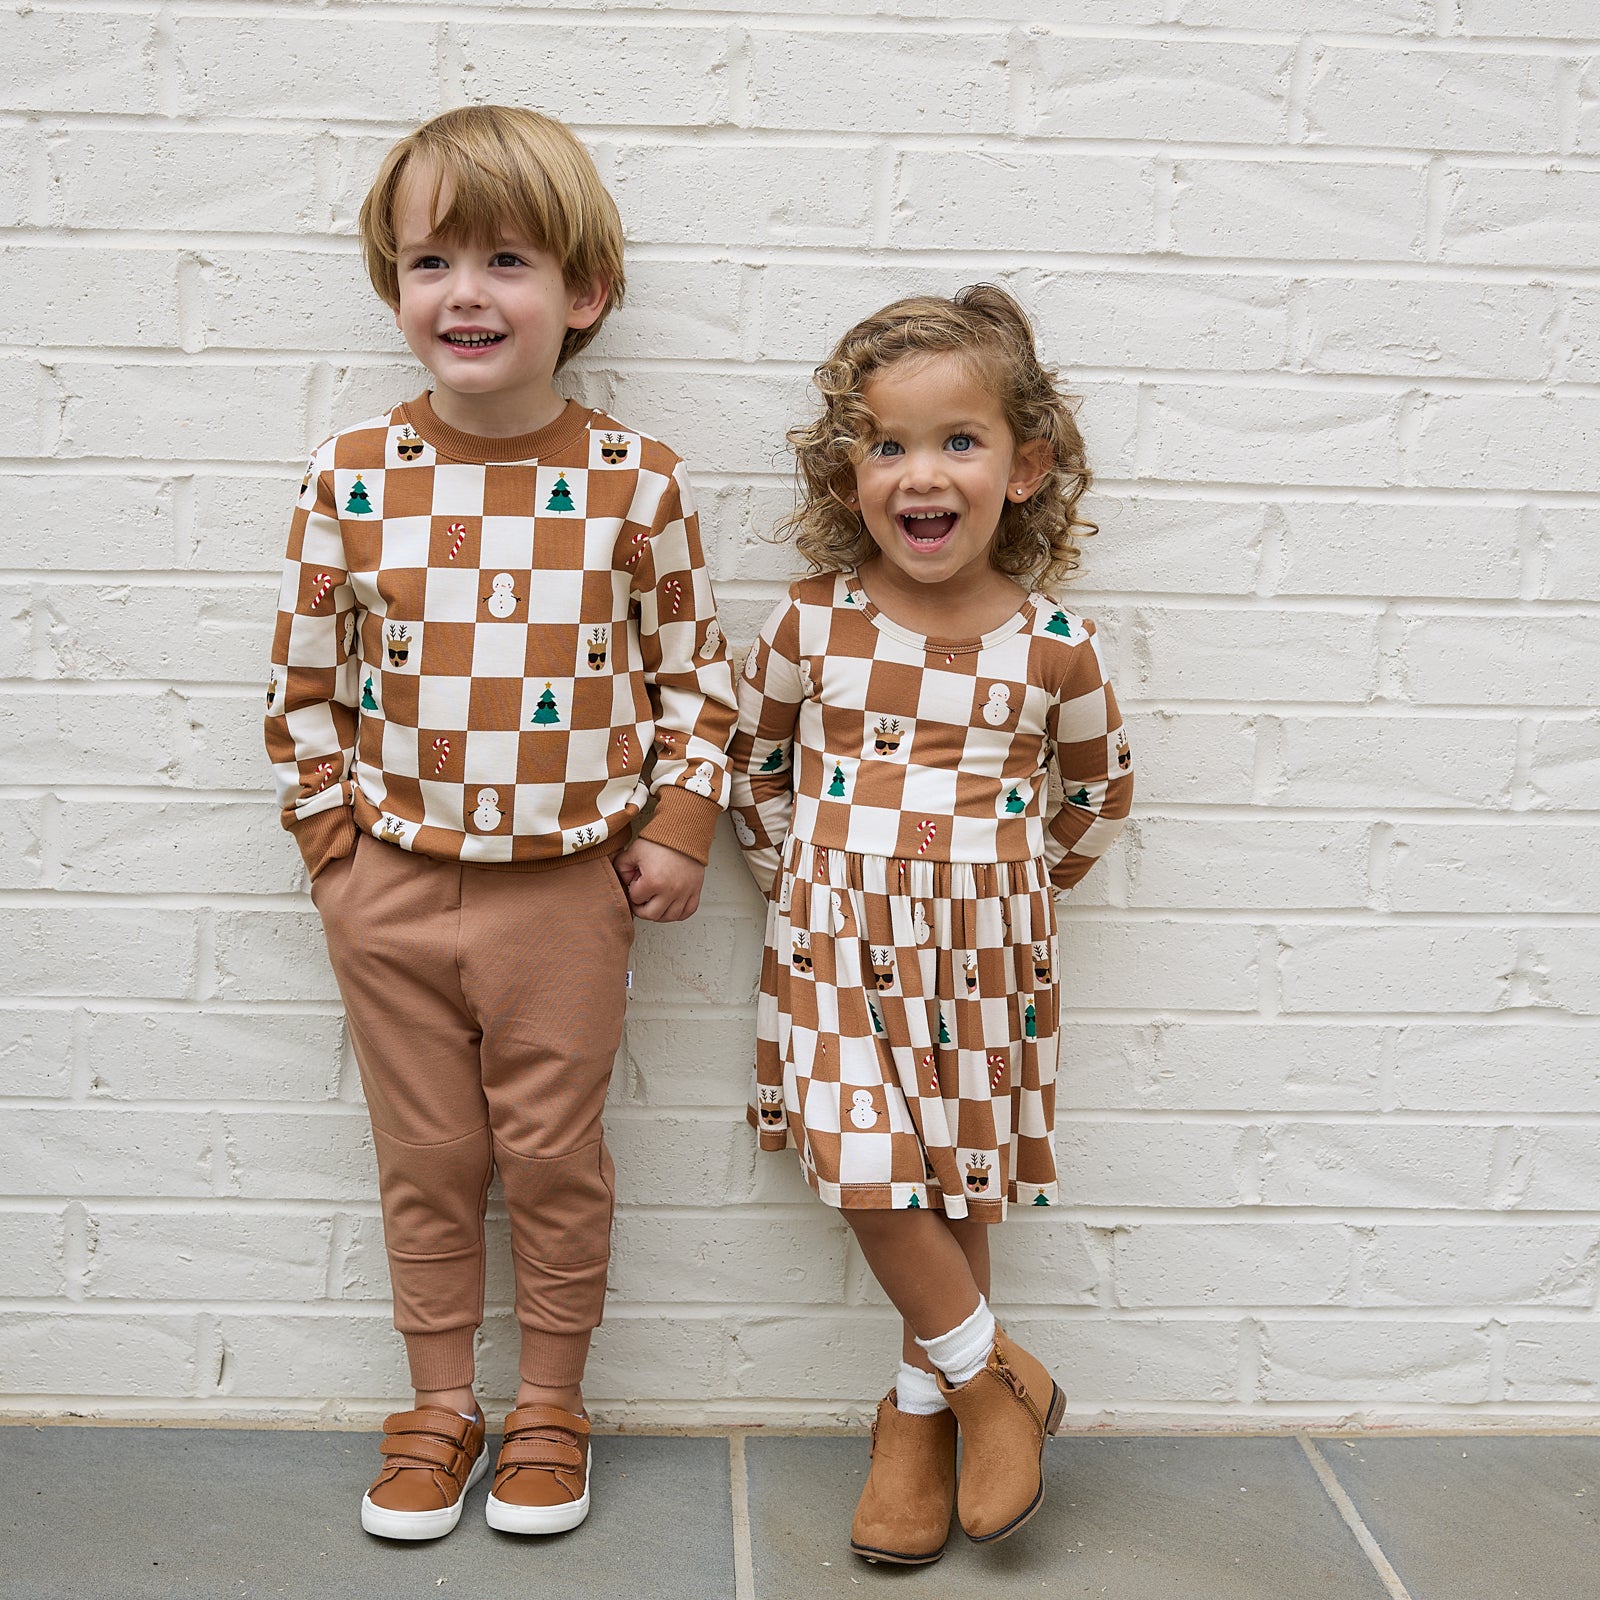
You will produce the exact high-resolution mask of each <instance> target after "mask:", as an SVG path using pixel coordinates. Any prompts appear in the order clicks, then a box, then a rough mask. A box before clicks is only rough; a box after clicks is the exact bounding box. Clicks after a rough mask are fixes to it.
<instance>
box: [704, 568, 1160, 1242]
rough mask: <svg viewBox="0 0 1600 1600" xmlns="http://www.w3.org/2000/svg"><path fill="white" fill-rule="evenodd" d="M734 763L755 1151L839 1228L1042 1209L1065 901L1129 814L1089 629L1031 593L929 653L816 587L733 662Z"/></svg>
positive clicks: (879, 618)
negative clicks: (754, 1016)
mask: <svg viewBox="0 0 1600 1600" xmlns="http://www.w3.org/2000/svg"><path fill="white" fill-rule="evenodd" d="M730 760H731V761H732V763H733V806H734V828H735V831H736V833H737V834H738V837H739V842H740V844H741V845H742V846H743V847H744V850H745V856H746V861H747V863H748V864H749V866H750V868H751V871H752V872H754V873H755V875H756V878H757V880H758V882H760V883H761V885H762V887H763V889H765V890H767V892H768V899H769V903H768V908H767V927H766V949H765V952H764V957H763V962H762V974H761V997H760V1003H759V1008H758V1020H757V1047H756V1083H755V1093H754V1098H753V1101H752V1105H751V1109H750V1120H751V1122H752V1123H753V1124H754V1125H755V1126H756V1127H757V1129H758V1130H759V1134H760V1141H761V1145H762V1148H763V1149H767V1150H781V1149H783V1148H784V1146H785V1145H786V1144H787V1143H788V1142H789V1140H790V1139H791V1138H792V1139H793V1140H794V1142H795V1143H796V1145H797V1146H798V1148H799V1151H800V1160H801V1164H802V1166H803V1167H804V1169H805V1173H806V1177H807V1179H808V1181H809V1182H810V1183H811V1186H812V1187H813V1188H814V1189H815V1190H816V1192H817V1194H818V1195H819V1196H820V1197H821V1198H822V1199H823V1200H825V1201H827V1202H828V1203H829V1204H830V1205H835V1206H842V1207H863V1208H880V1209H886V1208H897V1209H899V1208H913V1209H914V1208H926V1207H933V1208H936V1209H942V1210H943V1211H944V1213H945V1214H946V1215H947V1216H950V1217H962V1216H969V1215H971V1216H975V1217H979V1218H981V1219H984V1220H989V1221H998V1220H999V1219H1000V1218H1002V1217H1003V1216H1004V1215H1005V1213H1006V1208H1007V1205H1008V1203H1010V1202H1015V1203H1018V1204H1025V1205H1039V1206H1045V1205H1052V1204H1054V1203H1055V1200H1056V1171H1055V1155H1054V1148H1053V1137H1052V1135H1053V1127H1054V1120H1055V1060H1056V1030H1057V1004H1058V1000H1057V997H1058V984H1057V974H1056V967H1055V962H1056V922H1055V904H1054V891H1055V890H1058V889H1065V888H1069V887H1071V885H1072V884H1074V883H1076V882H1077V881H1078V879H1079V878H1080V877H1082V876H1083V874H1084V873H1085V872H1087V871H1088V870H1089V868H1090V866H1092V865H1093V863H1094V860H1095V858H1096V857H1097V856H1099V855H1100V853H1101V852H1102V851H1104V850H1105V849H1106V847H1107V846H1108V845H1109V844H1110V843H1111V842H1112V840H1113V839H1115V838H1116V836H1117V834H1118V833H1119V832H1120V831H1121V828H1122V823H1123V819H1124V818H1125V817H1126V816H1127V814H1128V808H1129V804H1130V802H1131V799H1132V790H1133V778H1132V759H1131V756H1130V753H1129V749H1128V741H1127V736H1126V735H1125V733H1124V732H1123V729H1122V722H1121V718H1120V716H1119V715H1118V712H1117V704H1116V700H1115V698H1114V696H1113V695H1112V692H1111V686H1110V684H1109V683H1108V682H1107V680H1106V674H1105V669H1104V665H1103V663H1102V661H1101V658H1100V650H1099V642H1098V639H1097V636H1096V634H1095V630H1094V625H1093V624H1092V623H1090V622H1086V621H1084V620H1082V619H1081V618H1078V617H1076V616H1073V615H1071V614H1070V613H1068V612H1066V611H1063V610H1061V609H1060V608H1059V607H1057V606H1056V605H1055V604H1054V603H1053V602H1052V601H1050V600H1048V599H1046V598H1045V597H1044V596H1042V595H1038V594H1033V595H1029V596H1027V597H1026V598H1025V599H1024V600H1022V602H1021V604H1020V605H1019V606H1018V609H1017V611H1016V613H1015V614H1014V615H1013V616H1012V617H1011V618H1010V619H1009V620H1008V621H1006V622H1004V623H1002V624H1001V625H1000V626H999V627H998V628H995V629H994V630H992V631H991V632H989V633H987V634H985V635H984V636H983V637H982V638H981V639H976V640H966V641H941V640H930V639H925V638H923V637H921V636H920V635H918V634H914V633H912V632H910V631H909V630H908V629H906V628H903V627H901V626H899V625H898V624H897V623H895V622H894V621H892V620H891V619H890V618H888V617H886V616H885V615H884V614H883V613H882V612H880V611H878V610H877V609H876V608H875V607H874V606H873V604H872V602H871V601H870V600H869V599H868V598H867V596H866V593H865V591H864V590H863V589H862V588H861V587H860V585H859V583H858V582H857V580H856V578H855V575H854V574H853V573H851V572H840V573H826V574H822V575H820V576H817V577H813V578H807V579H805V580H803V581H801V582H800V583H797V584H795V585H794V586H793V587H792V588H791V589H790V591H789V595H788V598H787V599H786V600H785V601H784V602H783V604H782V605H780V606H779V607H778V609H777V610H776V611H774V612H773V614H772V616H771V618H770V619H769V620H768V622H767V625H766V627H765V628H764V629H763V630H762V633H761V637H760V638H759V640H758V641H757V642H756V644H755V646H754V647H753V648H752V650H751V651H750V654H749V656H748V657H747V658H746V662H745V671H744V676H743V678H742V679H741V681H740V687H739V726H738V730H737V732H736V733H735V735H734V741H733V746H732V749H731V751H730ZM1052 766H1053V767H1054V769H1055V774H1056V778H1057V780H1058V782H1057V783H1056V784H1054V785H1052V782H1051V768H1052Z"/></svg>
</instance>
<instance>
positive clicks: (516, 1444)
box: [498, 1434, 583, 1472]
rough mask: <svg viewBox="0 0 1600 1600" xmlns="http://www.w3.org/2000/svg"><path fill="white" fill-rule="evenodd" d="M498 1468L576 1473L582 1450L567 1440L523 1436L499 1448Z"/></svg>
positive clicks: (581, 1459) (580, 1465)
mask: <svg viewBox="0 0 1600 1600" xmlns="http://www.w3.org/2000/svg"><path fill="white" fill-rule="evenodd" d="M498 1465H499V1466H502V1467H552V1468H559V1469H560V1470H562V1471H564V1472H576V1471H577V1470H578V1469H579V1468H580V1467H582V1465H583V1450H582V1448H581V1447H580V1446H579V1445H577V1444H575V1443H573V1442H572V1441H570V1440H567V1439H551V1438H549V1437H547V1436H544V1435H537V1434H536V1435H528V1434H523V1435H522V1436H521V1437H520V1438H516V1439H507V1440H506V1442H505V1443H504V1444H503V1445H501V1446H500V1460H499V1462H498Z"/></svg>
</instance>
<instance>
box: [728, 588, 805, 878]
mask: <svg viewBox="0 0 1600 1600" xmlns="http://www.w3.org/2000/svg"><path fill="white" fill-rule="evenodd" d="M804 698H805V695H804V690H803V688H802V674H801V668H800V611H799V607H798V606H797V605H796V604H795V600H794V596H793V594H791V595H790V596H789V598H788V599H786V600H785V601H784V602H783V604H782V605H780V606H779V607H778V608H777V610H776V611H774V612H773V613H772V615H771V616H770V617H768V618H767V624H766V626H765V627H764V628H763V629H762V630H761V635H760V637H759V638H758V639H757V640H756V642H755V643H754V644H753V645H751V647H750V653H749V655H747V656H746V657H745V663H744V671H743V672H742V673H741V675H740V678H739V725H738V727H737V728H736V729H735V731H734V735H733V745H732V748H731V749H730V750H729V752H728V755H729V760H730V762H731V763H732V766H733V828H734V832H735V833H736V834H737V835H738V839H739V844H740V847H741V848H742V849H743V851H744V861H745V865H746V866H747V867H749V869H750V872H751V874H752V876H753V877H754V878H755V880H756V883H757V885H758V886H759V887H760V889H761V891H762V893H763V894H770V893H771V892H772V887H773V884H774V882H775V881H776V879H777V876H778V862H779V860H780V858H781V857H782V854H783V841H784V840H785V839H786V838H787V837H788V834H789V828H790V825H791V824H792V823H793V821H794V738H795V725H796V723H797V722H798V720H799V716H800V706H801V702H802V701H803V700H804Z"/></svg>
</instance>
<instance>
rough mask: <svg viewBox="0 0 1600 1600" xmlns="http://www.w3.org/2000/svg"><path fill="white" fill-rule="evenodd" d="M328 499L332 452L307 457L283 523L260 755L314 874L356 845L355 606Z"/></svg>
mask: <svg viewBox="0 0 1600 1600" xmlns="http://www.w3.org/2000/svg"><path fill="white" fill-rule="evenodd" d="M345 562H346V557H345V550H344V536H343V533H342V531H341V530H340V527H339V516H338V512H337V510H336V508H335V505H334V499H333V472H332V456H331V450H330V451H329V452H328V453H327V459H326V460H323V459H322V457H321V453H319V455H318V456H314V457H313V458H312V462H311V465H310V467H309V468H308V469H307V481H306V483H305V485H304V487H303V488H302V489H301V492H300V499H299V502H298V503H297V504H296V506H295V509H294V517H293V520H292V521H291V523H290V525H289V548H288V552H287V554H286V556H285V558H284V564H283V583H282V586H281V588H280V590H279V594H278V617H277V625H276V627H275V629H274V631H273V639H272V662H271V669H270V672H269V675H268V678H267V720H266V742H267V754H268V755H269V757H270V758H271V760H272V776H273V783H274V787H275V788H276V790H277V796H278V805H279V807H280V810H281V816H282V821H283V825H284V827H285V828H287V829H288V830H289V831H290V833H292V834H293V835H294V840H295V843H296V844H297V845H298V846H299V847H300V854H301V855H302V857H303V858H304V859H305V863H306V867H307V869H308V871H309V872H310V874H311V876H312V877H313V878H315V877H316V876H317V874H318V873H320V872H321V871H322V869H323V868H324V867H325V866H327V864H328V863H329V862H330V861H334V860H337V859H338V858H339V857H340V856H345V855H349V854H350V852H351V851H352V850H354V849H355V844H356V831H357V830H356V822H355V816H354V813H353V812H352V811H351V809H350V800H351V778H350V769H351V765H352V763H353V761H354V759H355V748H356V728H357V725H358V723H359V720H360V712H359V711H358V710H357V694H358V688H357V683H356V678H357V667H358V664H359V658H358V655H357V653H356V651H355V649H354V642H355V635H356V630H357V628H358V627H359V626H360V621H361V618H360V613H359V611H358V608H357V605H356V597H355V590H354V588H353V587H352V586H351V583H350V575H349V572H348V570H347V569H346V565H345Z"/></svg>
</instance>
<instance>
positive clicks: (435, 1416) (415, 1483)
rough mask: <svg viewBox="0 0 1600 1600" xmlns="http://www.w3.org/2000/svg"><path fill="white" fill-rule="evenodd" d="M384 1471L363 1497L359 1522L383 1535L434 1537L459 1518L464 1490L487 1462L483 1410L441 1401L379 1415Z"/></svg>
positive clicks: (419, 1537)
mask: <svg viewBox="0 0 1600 1600" xmlns="http://www.w3.org/2000/svg"><path fill="white" fill-rule="evenodd" d="M381 1448H382V1450H383V1471H382V1472H380V1473H379V1474H378V1476H377V1477H376V1478H375V1479H374V1480H373V1484H372V1487H371V1488H370V1489H368V1490H367V1492H366V1494H365V1495H363V1496H362V1499H361V1526H362V1527H363V1528H365V1529H366V1530H367V1532H368V1533H375V1534H378V1535H379V1536H380V1537H381V1538H384V1539H438V1538H440V1537H441V1536H442V1535H444V1534H447V1533H449V1531H450V1530H451V1529H452V1528H453V1527H455V1525H456V1524H457V1523H458V1522H459V1521H460V1520H461V1502H462V1501H463V1500H464V1499H465V1498H466V1493H467V1490H468V1489H470V1488H471V1487H472V1486H473V1484H475V1483H476V1482H477V1481H478V1479H479V1478H481V1477H482V1476H483V1474H484V1472H485V1470H486V1469H487V1468H488V1465H489V1454H488V1452H487V1451H486V1450H485V1449H484V1445H483V1413H482V1412H479V1413H478V1420H477V1421H476V1422H469V1421H467V1419H466V1418H465V1417H463V1416H461V1415H460V1414H459V1413H458V1412H455V1411H447V1410H445V1409H444V1408H443V1407H441V1406H422V1407H420V1408H419V1409H418V1410H416V1411H397V1412H395V1414H394V1415H393V1416H392V1417H385V1418H384V1419H383V1444H382V1446H381Z"/></svg>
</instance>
